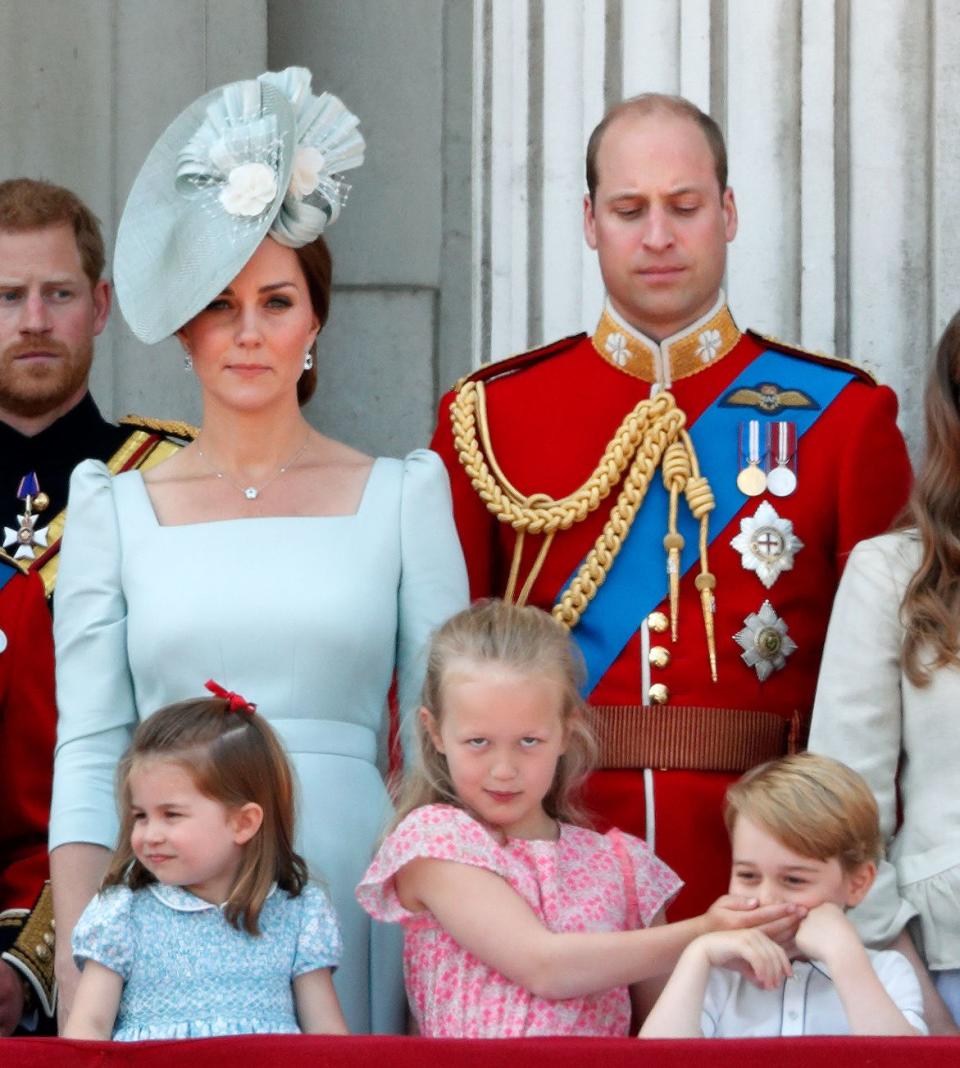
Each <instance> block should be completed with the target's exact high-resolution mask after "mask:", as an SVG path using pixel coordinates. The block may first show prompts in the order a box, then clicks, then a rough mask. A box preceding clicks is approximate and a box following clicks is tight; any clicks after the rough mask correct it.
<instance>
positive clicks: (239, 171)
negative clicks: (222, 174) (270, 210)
mask: <svg viewBox="0 0 960 1068" xmlns="http://www.w3.org/2000/svg"><path fill="white" fill-rule="evenodd" d="M276 195H277V179H276V176H275V175H274V173H273V171H272V170H271V169H270V167H268V166H267V165H266V164H265V163H241V164H240V165H239V166H237V167H234V168H233V169H232V170H231V171H230V173H229V174H228V175H227V183H226V185H225V186H224V187H223V189H222V190H221V192H220V203H221V204H222V205H223V207H224V209H225V210H226V211H228V212H229V213H230V214H231V215H247V216H250V217H255V216H257V215H260V214H262V213H263V211H264V209H265V208H267V207H269V206H270V204H272V203H273V198H274V197H275V196H276Z"/></svg>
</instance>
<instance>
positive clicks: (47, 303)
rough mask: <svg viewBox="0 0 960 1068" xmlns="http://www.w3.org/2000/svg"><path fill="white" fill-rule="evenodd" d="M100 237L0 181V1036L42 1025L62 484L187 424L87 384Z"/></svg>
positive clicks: (132, 458)
mask: <svg viewBox="0 0 960 1068" xmlns="http://www.w3.org/2000/svg"><path fill="white" fill-rule="evenodd" d="M104 258H105V257H104V246H103V237H102V235H101V233H100V227H99V224H98V223H97V220H96V218H95V217H94V215H93V214H92V212H91V211H90V209H89V208H87V207H86V205H84V204H83V203H82V202H81V201H80V200H79V199H78V198H77V197H76V196H75V195H74V194H73V193H71V192H70V191H69V190H68V189H64V188H62V187H60V186H56V185H51V184H50V183H48V182H40V181H35V180H33V179H28V178H14V179H10V180H8V181H4V182H0V534H2V544H3V546H4V547H5V550H6V552H5V553H4V552H2V551H0V813H2V822H0V954H2V959H0V1035H4V1034H9V1033H10V1032H11V1031H12V1030H13V1029H14V1028H15V1027H16V1026H17V1025H18V1024H20V1023H22V1024H23V1025H24V1026H25V1028H26V1029H27V1030H37V1029H39V1030H40V1031H43V1030H51V1029H52V1027H53V1011H54V1002H55V996H54V976H53V962H54V944H55V938H54V928H53V923H52V920H53V909H52V902H51V899H50V892H49V888H48V887H47V886H46V880H47V877H48V870H47V868H48V860H47V849H46V833H47V823H48V820H49V809H50V787H51V777H52V772H53V747H54V736H55V730H56V707H55V703H54V663H53V636H52V630H51V620H50V612H49V610H48V608H47V604H46V598H45V596H44V594H46V595H47V596H49V595H51V594H52V593H53V588H54V585H55V582H56V575H57V565H58V562H59V555H58V554H59V548H60V537H61V534H62V532H63V526H64V521H65V519H66V510H65V509H66V503H67V485H68V482H69V479H70V474H71V472H72V471H73V469H74V467H76V465H77V464H78V463H80V461H81V460H85V459H87V458H95V459H99V460H103V461H104V462H105V463H106V464H107V466H108V467H109V469H110V470H111V471H113V472H117V471H121V470H126V469H128V468H130V467H140V466H144V465H149V464H152V463H155V462H158V461H159V460H161V459H163V458H164V457H165V456H167V455H169V454H170V453H171V452H173V451H174V450H175V449H176V448H177V445H176V443H175V442H173V441H171V440H169V437H168V435H169V434H173V435H174V436H179V437H184V436H187V435H189V433H190V428H188V427H184V426H182V425H175V424H161V423H154V422H151V421H147V420H139V419H127V420H124V424H125V425H122V426H119V427H118V426H114V425H113V424H111V423H108V422H107V421H106V420H105V419H104V418H103V416H102V415H101V414H100V412H99V411H98V409H97V406H96V404H95V403H94V401H93V398H92V397H91V396H90V394H89V392H88V388H87V384H88V378H89V374H90V367H91V362H92V360H93V347H94V339H95V337H96V336H97V335H98V334H99V333H100V332H101V331H102V330H103V328H104V326H105V325H106V323H107V318H108V315H109V312H110V286H109V283H108V282H106V281H105V280H104V279H103V278H102V277H101V274H102V272H103V266H104Z"/></svg>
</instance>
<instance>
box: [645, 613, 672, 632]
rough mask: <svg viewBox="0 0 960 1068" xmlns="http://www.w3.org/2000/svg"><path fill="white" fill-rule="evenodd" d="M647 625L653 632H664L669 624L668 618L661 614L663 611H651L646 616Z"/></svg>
mask: <svg viewBox="0 0 960 1068" xmlns="http://www.w3.org/2000/svg"><path fill="white" fill-rule="evenodd" d="M647 626H648V627H649V628H650V629H651V630H652V631H653V632H654V633H655V634H666V632H667V628H668V627H669V626H670V620H669V619H667V617H666V616H665V615H664V614H663V612H651V613H650V615H648V616H647Z"/></svg>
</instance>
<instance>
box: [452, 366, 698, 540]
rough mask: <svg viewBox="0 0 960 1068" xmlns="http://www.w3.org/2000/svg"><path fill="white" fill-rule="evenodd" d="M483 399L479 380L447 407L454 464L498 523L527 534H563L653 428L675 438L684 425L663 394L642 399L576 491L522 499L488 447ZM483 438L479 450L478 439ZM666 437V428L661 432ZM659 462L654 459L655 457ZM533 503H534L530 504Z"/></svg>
mask: <svg viewBox="0 0 960 1068" xmlns="http://www.w3.org/2000/svg"><path fill="white" fill-rule="evenodd" d="M485 401H486V397H485V394H484V389H483V383H482V382H467V383H466V384H465V385H464V387H463V388H462V389H461V390H460V392H459V393H458V394H457V396H456V397H455V398H454V401H453V403H452V404H451V406H450V421H451V423H452V426H453V443H454V447H455V448H456V450H457V453H458V455H459V458H460V463H461V464H462V465H463V468H464V470H465V471H466V473H467V475H468V476H469V478H470V480H471V482H472V484H473V487H474V489H475V490H476V491H477V493H478V494H479V495H480V498H481V499H482V500H483V502H484V504H485V505H486V506H487V508H488V509H489V510H490V511H491V512H492V513H493V514H494V515H495V516H496V517H497V519H499V520H500V522H502V523H509V524H510V525H511V526H512V527H513V528H514V529H515V530H523V531H524V532H526V533H528V534H544V533H547V534H549V533H555V532H556V531H557V530H569V529H570V527H572V526H573V525H574V523H578V522H580V520H582V519H585V518H586V517H587V516H588V515H589V514H590V513H591V512H594V511H596V509H597V508H598V507H599V506H600V504H601V503H602V502H603V501H604V500H605V499H606V498H607V497H609V495H610V493H611V492H612V491H613V490H614V489H615V488H616V486H617V485H618V483H619V482H620V479H621V477H622V475H623V472H624V471H625V470H626V468H627V467H628V466H629V465H630V463H631V462H632V460H633V458H634V455H635V453H636V452H637V449H638V448H639V447H640V445H641V444H642V443H643V441H644V440H645V438H646V437H648V436H649V434H650V433H651V430H652V429H653V428H654V427H659V426H660V425H661V424H663V425H664V428H665V427H666V425H667V424H669V425H670V426H671V427H672V430H671V431H670V432H669V436H670V440H673V439H674V438H676V436H677V434H679V432H680V429H681V427H682V426H683V423H684V421H685V416H684V414H683V412H681V411H680V409H679V408H677V405H676V402H675V401H674V399H673V397H672V396H671V395H670V394H669V393H660V394H659V395H658V396H657V397H655V398H654V399H652V400H643V401H640V403H639V404H638V405H637V406H636V407H635V408H634V409H633V411H632V412H630V413H628V415H627V416H626V418H625V419H624V420H623V422H622V423H621V424H620V426H619V428H618V429H617V432H616V434H615V435H614V437H613V439H612V440H611V441H610V443H609V444H608V445H607V447H606V449H605V451H604V453H603V456H602V457H601V459H600V462H599V463H598V464H597V467H596V468H595V469H594V471H593V473H592V474H591V475H590V477H589V478H588V479H587V480H586V482H584V483H583V485H582V486H580V487H579V489H576V490H574V491H573V493H571V494H569V495H568V496H566V497H561V498H559V499H555V498H552V497H548V496H547V495H546V494H537V495H535V496H534V497H527V496H525V495H524V494H522V493H520V491H519V490H518V489H516V488H515V487H514V486H513V485H512V484H511V483H510V481H509V480H508V479H507V478H506V476H505V475H504V473H503V471H502V470H501V469H500V465H499V464H498V463H497V460H496V456H495V455H494V454H493V449H492V446H491V443H490V436H489V430H488V427H487V418H486V403H485ZM478 430H479V434H480V436H481V437H482V438H483V448H481V444H480V441H479V440H478ZM663 432H664V433H666V432H667V431H666V429H664V431H663ZM658 458H659V457H658ZM531 502H536V503H531Z"/></svg>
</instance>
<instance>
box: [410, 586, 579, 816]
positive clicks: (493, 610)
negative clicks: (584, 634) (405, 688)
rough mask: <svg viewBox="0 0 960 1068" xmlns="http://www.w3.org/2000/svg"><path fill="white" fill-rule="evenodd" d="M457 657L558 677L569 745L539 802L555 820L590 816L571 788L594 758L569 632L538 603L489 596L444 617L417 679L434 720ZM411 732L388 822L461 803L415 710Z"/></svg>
mask: <svg viewBox="0 0 960 1068" xmlns="http://www.w3.org/2000/svg"><path fill="white" fill-rule="evenodd" d="M457 661H461V662H462V661H467V662H468V663H472V664H476V665H478V666H483V665H488V664H489V665H497V666H502V667H507V668H510V669H512V670H514V671H516V672H518V673H520V674H523V675H529V676H538V677H546V678H549V679H553V680H555V681H556V682H558V683H559V684H560V687H561V710H560V715H561V720H562V723H563V729H564V732H565V734H566V741H567V746H566V750H565V752H564V753H563V754H562V755H561V757H560V759H559V760H558V761H557V770H556V773H555V775H554V779H553V784H552V785H551V787H550V790H549V792H548V793H547V795H546V797H544V799H543V809H544V811H545V812H546V813H547V815H548V816H550V817H551V818H553V819H558V820H563V821H565V822H567V823H580V824H586V823H588V822H589V820H588V818H587V816H586V814H585V813H584V811H583V810H582V809H581V808H580V806H579V805H578V803H577V800H576V794H577V792H578V790H579V788H580V786H581V785H582V783H583V781H584V779H585V778H586V777H587V774H588V773H589V772H590V770H591V769H592V767H593V765H594V762H595V759H596V749H597V746H596V742H595V740H594V737H593V734H592V732H591V731H590V728H589V727H588V725H587V723H586V720H585V718H584V715H583V699H582V698H581V696H580V685H581V683H582V680H583V678H584V668H583V661H582V659H581V657H580V654H579V650H578V649H577V647H576V646H575V645H574V643H573V641H572V640H571V638H570V636H569V634H568V632H567V631H566V630H565V629H564V628H563V627H561V626H560V624H559V623H557V622H556V620H554V619H553V617H552V616H550V615H549V614H548V613H546V612H543V611H541V610H540V609H539V608H534V607H532V606H529V605H528V606H524V607H520V606H518V605H513V604H507V603H506V602H504V601H495V600H490V601H478V602H477V603H476V604H474V605H473V606H472V607H470V608H467V609H466V610H464V611H463V612H460V613H458V614H457V615H455V616H453V618H452V619H449V620H447V622H446V623H444V624H443V626H442V627H440V628H439V630H437V631H436V633H435V634H434V636H433V640H432V641H431V643H430V650H429V653H428V655H427V672H426V678H425V680H424V684H423V707H424V708H426V709H427V711H428V712H429V713H430V714H431V715H432V716H433V719H434V722H435V724H436V725H437V726H438V727H439V725H440V723H441V722H442V720H443V705H444V692H443V691H444V682H445V677H446V674H447V671H448V669H449V668H450V667H451V665H452V664H454V663H455V662H457ZM416 737H417V750H418V756H419V759H418V760H416V762H415V763H414V765H413V767H412V768H411V769H410V771H409V772H408V773H407V774H406V775H405V776H404V781H403V786H402V788H401V792H400V799H399V801H398V804H397V816H396V820H395V822H394V824H393V825H394V826H396V824H397V823H399V822H400V821H401V820H402V819H403V818H404V816H406V815H408V814H409V813H410V812H412V811H413V810H414V809H416V808H420V807H421V806H423V805H432V804H438V803H440V804H448V805H456V806H457V807H458V808H463V802H462V801H461V800H460V798H459V797H458V796H457V792H456V789H455V788H454V785H453V782H452V780H451V778H450V770H449V768H448V767H447V758H446V757H445V756H444V755H443V753H441V752H440V751H439V750H438V749H437V748H436V746H435V745H434V744H433V742H432V740H431V738H430V734H429V732H428V731H427V728H426V726H425V725H424V723H423V722H422V721H421V719H420V718H419V717H418V719H417V723H416Z"/></svg>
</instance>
